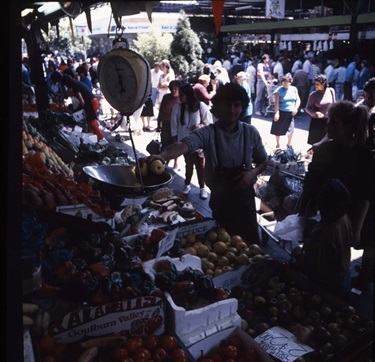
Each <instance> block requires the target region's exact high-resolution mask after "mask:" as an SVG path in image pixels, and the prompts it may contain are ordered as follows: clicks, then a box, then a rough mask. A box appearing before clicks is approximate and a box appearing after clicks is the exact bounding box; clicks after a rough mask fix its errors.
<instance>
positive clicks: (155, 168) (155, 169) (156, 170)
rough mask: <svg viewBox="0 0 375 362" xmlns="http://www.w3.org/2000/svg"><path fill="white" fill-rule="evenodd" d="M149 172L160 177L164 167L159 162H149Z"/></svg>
mask: <svg viewBox="0 0 375 362" xmlns="http://www.w3.org/2000/svg"><path fill="white" fill-rule="evenodd" d="M150 171H151V172H152V173H153V174H155V175H161V174H162V173H163V172H164V171H165V165H164V164H163V162H161V161H160V160H154V161H152V162H151V165H150Z"/></svg>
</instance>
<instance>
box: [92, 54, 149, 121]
mask: <svg viewBox="0 0 375 362" xmlns="http://www.w3.org/2000/svg"><path fill="white" fill-rule="evenodd" d="M98 73H99V83H100V88H101V91H102V92H103V95H104V97H105V98H106V100H107V101H108V103H109V104H110V105H111V106H112V107H113V108H115V109H117V110H118V111H119V112H120V113H121V114H124V115H131V114H133V113H134V111H136V110H137V109H138V108H139V107H140V106H142V105H143V104H144V103H145V101H146V99H147V96H148V94H149V92H150V88H151V81H150V65H149V64H148V62H147V60H145V59H144V58H143V57H141V56H140V55H139V54H137V53H135V52H133V51H132V50H129V49H115V50H112V51H110V52H109V53H108V54H106V55H105V56H104V57H103V58H102V59H101V60H100V62H99V66H98Z"/></svg>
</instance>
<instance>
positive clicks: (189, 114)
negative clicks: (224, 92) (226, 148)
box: [171, 84, 212, 200]
mask: <svg viewBox="0 0 375 362" xmlns="http://www.w3.org/2000/svg"><path fill="white" fill-rule="evenodd" d="M179 97H180V103H177V104H176V105H175V106H174V108H173V110H172V115H171V135H172V137H173V138H174V140H175V141H180V140H182V139H183V138H184V137H185V136H186V135H188V134H189V133H190V132H192V131H193V130H194V129H196V128H201V127H204V126H207V125H209V124H210V123H212V115H211V113H210V110H209V107H208V106H207V105H206V104H205V103H203V102H200V101H199V100H197V98H196V96H195V93H194V89H193V87H192V86H191V85H190V84H184V85H183V86H181V87H180V88H179ZM184 158H185V188H184V190H183V191H182V193H183V194H185V195H187V194H189V192H190V190H191V186H190V182H191V178H192V176H193V171H194V166H195V169H196V171H197V177H198V183H199V187H200V194H199V196H200V198H201V199H203V200H205V199H207V197H208V193H207V190H206V186H205V181H204V163H205V159H204V154H203V152H202V151H201V150H196V151H195V152H192V153H188V154H185V155H184Z"/></svg>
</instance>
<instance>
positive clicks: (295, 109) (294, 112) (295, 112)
mask: <svg viewBox="0 0 375 362" xmlns="http://www.w3.org/2000/svg"><path fill="white" fill-rule="evenodd" d="M297 113H298V108H294V109H293V111H292V116H295V115H296V114H297Z"/></svg>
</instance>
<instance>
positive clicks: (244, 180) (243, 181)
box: [234, 170, 257, 191]
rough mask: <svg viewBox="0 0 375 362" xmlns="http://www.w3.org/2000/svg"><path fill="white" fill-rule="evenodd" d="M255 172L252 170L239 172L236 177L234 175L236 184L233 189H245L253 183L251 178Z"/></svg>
mask: <svg viewBox="0 0 375 362" xmlns="http://www.w3.org/2000/svg"><path fill="white" fill-rule="evenodd" d="M256 176H257V175H256V173H255V171H254V170H250V171H244V172H241V173H240V174H239V175H238V176H237V177H235V181H236V186H235V187H234V191H242V190H246V189H247V188H248V187H249V186H252V185H253V183H254V182H253V180H254V179H255V178H256Z"/></svg>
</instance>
